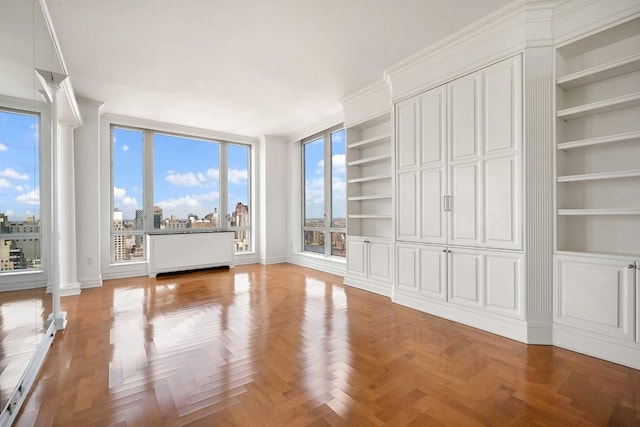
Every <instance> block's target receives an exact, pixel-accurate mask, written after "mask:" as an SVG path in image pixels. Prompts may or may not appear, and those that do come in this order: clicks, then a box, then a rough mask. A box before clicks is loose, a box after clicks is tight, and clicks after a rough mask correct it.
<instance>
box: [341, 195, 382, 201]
mask: <svg viewBox="0 0 640 427" xmlns="http://www.w3.org/2000/svg"><path fill="white" fill-rule="evenodd" d="M390 198H391V196H351V197H347V200H348V201H350V202H357V201H361V200H381V199H390Z"/></svg>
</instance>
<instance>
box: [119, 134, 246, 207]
mask: <svg viewBox="0 0 640 427" xmlns="http://www.w3.org/2000/svg"><path fill="white" fill-rule="evenodd" d="M142 141H143V131H141V130H135V129H128V128H119V127H114V129H113V159H114V171H113V185H114V188H113V199H114V208H118V209H120V211H122V212H123V217H124V218H125V219H133V218H135V211H136V210H138V209H143V200H144V194H143V143H142ZM177 146H178V147H181V148H182V149H178V150H177V149H176V147H177ZM226 147H227V170H228V173H227V194H228V199H227V208H228V209H227V210H229V212H227V214H229V213H231V212H232V210H233V209H234V208H235V206H236V204H237V203H242V204H244V205H249V203H248V202H249V153H250V148H249V147H248V146H244V145H236V144H227V145H226ZM153 150H154V153H153V177H152V182H153V205H154V206H158V207H159V208H161V209H162V210H163V212H164V215H163V218H170V217H171V215H175V216H176V217H177V218H180V219H186V218H187V217H188V215H189V214H196V215H198V217H200V218H202V217H205V216H206V215H208V214H210V213H213V212H216V211H217V212H220V211H221V203H220V143H217V142H214V141H205V140H200V139H195V138H187V137H180V136H175V135H166V134H162V133H153Z"/></svg>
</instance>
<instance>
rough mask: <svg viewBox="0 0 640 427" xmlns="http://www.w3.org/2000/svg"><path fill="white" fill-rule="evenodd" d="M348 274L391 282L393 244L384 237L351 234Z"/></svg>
mask: <svg viewBox="0 0 640 427" xmlns="http://www.w3.org/2000/svg"><path fill="white" fill-rule="evenodd" d="M347 253H348V254H349V257H348V258H347V274H348V275H351V276H359V277H361V278H363V279H370V280H373V281H375V282H381V283H391V265H392V264H391V261H392V244H391V242H390V241H388V240H384V239H372V238H364V237H355V236H349V237H348V238H347Z"/></svg>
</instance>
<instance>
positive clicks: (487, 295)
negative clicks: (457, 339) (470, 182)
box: [395, 243, 524, 318]
mask: <svg viewBox="0 0 640 427" xmlns="http://www.w3.org/2000/svg"><path fill="white" fill-rule="evenodd" d="M396 266H397V272H396V288H395V292H396V293H397V294H398V295H403V296H406V297H409V298H419V299H422V300H425V301H433V302H438V303H440V304H447V305H448V306H449V307H455V308H457V309H459V310H467V309H471V310H474V311H475V312H476V313H478V312H480V313H482V312H484V313H491V314H497V315H502V316H507V317H512V318H522V317H523V295H524V293H523V292H524V289H523V286H524V255H523V254H522V253H516V252H507V251H487V250H485V249H463V248H451V247H442V246H435V245H422V244H414V243H397V245H396Z"/></svg>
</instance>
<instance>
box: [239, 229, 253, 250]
mask: <svg viewBox="0 0 640 427" xmlns="http://www.w3.org/2000/svg"><path fill="white" fill-rule="evenodd" d="M235 233H236V236H235V246H236V252H249V251H250V250H251V241H250V238H251V230H236V232H235Z"/></svg>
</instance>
